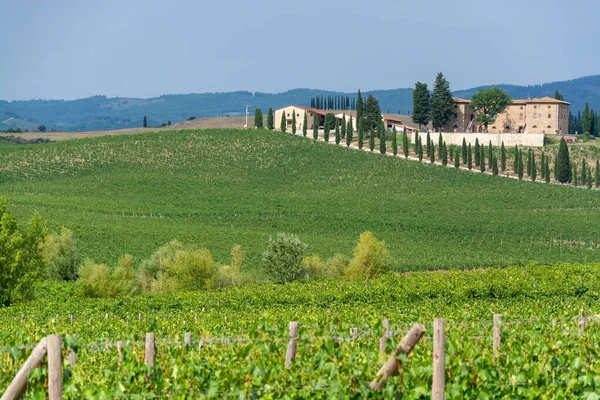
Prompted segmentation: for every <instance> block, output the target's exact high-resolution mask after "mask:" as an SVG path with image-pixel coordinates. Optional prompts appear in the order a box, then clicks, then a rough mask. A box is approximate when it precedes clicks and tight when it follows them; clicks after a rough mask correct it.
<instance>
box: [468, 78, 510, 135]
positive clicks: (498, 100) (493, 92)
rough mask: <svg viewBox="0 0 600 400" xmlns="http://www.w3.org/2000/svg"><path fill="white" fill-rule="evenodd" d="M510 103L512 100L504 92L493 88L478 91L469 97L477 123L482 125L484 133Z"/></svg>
mask: <svg viewBox="0 0 600 400" xmlns="http://www.w3.org/2000/svg"><path fill="white" fill-rule="evenodd" d="M511 103H512V99H511V98H510V96H509V95H508V93H506V92H505V91H504V90H502V89H500V88H498V87H493V88H489V89H480V90H479V91H478V92H477V93H475V94H474V95H473V97H471V108H472V109H473V110H475V114H476V119H477V122H478V123H479V124H480V125H483V126H484V128H485V132H487V131H488V125H489V124H492V123H494V122H495V121H496V118H497V117H498V114H501V113H503V112H504V110H506V107H508V106H509V105H510V104H511Z"/></svg>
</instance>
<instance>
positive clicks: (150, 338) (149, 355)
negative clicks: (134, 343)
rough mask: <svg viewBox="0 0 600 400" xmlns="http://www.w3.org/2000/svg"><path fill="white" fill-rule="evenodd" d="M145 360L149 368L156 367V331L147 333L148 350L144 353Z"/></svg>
mask: <svg viewBox="0 0 600 400" xmlns="http://www.w3.org/2000/svg"><path fill="white" fill-rule="evenodd" d="M144 362H145V363H146V365H147V366H148V368H150V369H152V368H154V333H150V332H148V333H146V351H145V353H144Z"/></svg>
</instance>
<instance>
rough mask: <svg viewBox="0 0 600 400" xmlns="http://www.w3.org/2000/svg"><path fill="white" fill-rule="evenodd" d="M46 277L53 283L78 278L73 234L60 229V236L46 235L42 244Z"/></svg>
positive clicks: (78, 263) (77, 258) (77, 259)
mask: <svg viewBox="0 0 600 400" xmlns="http://www.w3.org/2000/svg"><path fill="white" fill-rule="evenodd" d="M42 256H43V258H44V262H45V263H46V266H47V277H48V279H50V280H55V281H74V280H76V279H77V277H78V276H79V274H78V270H79V266H80V259H79V254H78V252H77V248H76V246H75V239H73V232H71V231H70V230H69V229H67V228H65V227H62V229H61V232H60V235H56V234H55V235H48V236H46V239H45V240H44V243H43V244H42Z"/></svg>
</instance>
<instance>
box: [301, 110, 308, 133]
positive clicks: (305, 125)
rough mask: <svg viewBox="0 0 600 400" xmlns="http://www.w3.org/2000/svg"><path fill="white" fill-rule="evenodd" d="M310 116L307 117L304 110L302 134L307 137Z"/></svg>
mask: <svg viewBox="0 0 600 400" xmlns="http://www.w3.org/2000/svg"><path fill="white" fill-rule="evenodd" d="M307 125H308V118H307V117H306V110H305V111H304V118H303V119H302V136H304V137H306V133H307V130H308V127H307Z"/></svg>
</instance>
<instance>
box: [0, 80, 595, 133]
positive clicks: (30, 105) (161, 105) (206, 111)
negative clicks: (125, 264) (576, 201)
mask: <svg viewBox="0 0 600 400" xmlns="http://www.w3.org/2000/svg"><path fill="white" fill-rule="evenodd" d="M498 86H499V87H501V88H503V89H504V90H506V91H507V92H508V93H509V94H510V95H511V96H512V97H513V98H529V97H531V98H533V97H543V96H553V95H554V91H555V90H557V89H558V90H559V91H560V92H561V93H562V94H563V96H564V97H565V100H567V101H569V102H571V103H572V106H571V109H572V110H573V111H574V113H576V112H577V110H583V108H584V106H585V102H586V101H587V102H589V104H590V107H592V108H594V109H595V110H600V75H595V76H588V77H583V78H579V79H573V80H570V81H563V82H553V83H546V84H543V85H532V86H515V85H498ZM479 89H480V87H477V88H473V89H467V90H458V91H456V92H454V94H455V95H456V96H458V97H463V98H470V97H471V96H472V95H473V93H475V92H476V91H477V90H479ZM369 93H371V94H373V95H374V96H375V97H377V99H378V100H379V104H380V106H381V109H382V111H383V112H385V113H388V112H389V113H398V114H407V113H409V111H410V110H411V109H412V89H410V88H407V89H392V90H376V91H372V92H365V93H364V94H365V95H368V94H369ZM337 95H344V96H351V97H354V96H355V93H342V92H332V91H324V90H314V89H294V90H290V91H287V92H284V93H276V94H272V93H260V92H256V93H251V92H229V93H202V94H179V95H163V96H160V97H155V98H150V99H138V98H124V97H113V98H108V97H106V96H93V97H89V98H86V99H79V100H28V101H11V102H7V101H0V123H2V122H3V121H6V120H7V119H8V118H13V119H12V120H9V121H8V122H7V123H6V124H4V125H1V124H0V130H2V129H8V128H7V126H8V127H13V128H16V127H19V128H21V129H30V130H31V129H36V128H37V126H38V125H40V124H44V125H46V126H47V127H48V128H49V129H50V128H52V129H56V130H64V131H94V130H108V129H124V128H134V127H140V126H141V125H142V119H143V117H144V115H146V116H147V117H148V124H149V125H151V126H158V125H160V124H162V123H166V122H167V121H171V122H172V123H176V122H181V121H185V120H186V119H187V118H188V117H191V116H194V117H197V118H205V117H214V116H222V115H230V116H240V115H244V111H245V106H246V104H248V105H250V112H251V114H252V113H253V112H254V108H257V107H259V108H262V110H263V112H264V113H265V114H266V111H267V109H268V108H269V107H273V108H279V107H282V106H285V105H289V104H297V105H305V106H306V105H309V104H310V98H311V97H315V96H325V97H326V96H337ZM3 116H6V118H4V117H3ZM11 116H12V117H11Z"/></svg>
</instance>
